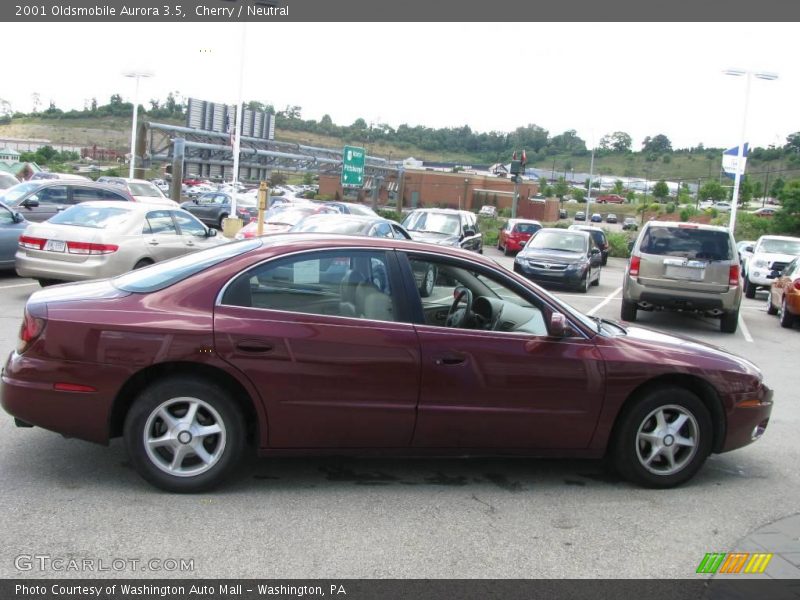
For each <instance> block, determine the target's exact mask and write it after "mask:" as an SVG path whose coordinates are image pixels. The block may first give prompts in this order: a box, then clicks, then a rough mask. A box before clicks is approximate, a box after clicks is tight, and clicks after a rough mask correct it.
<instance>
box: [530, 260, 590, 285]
mask: <svg viewBox="0 0 800 600" xmlns="http://www.w3.org/2000/svg"><path fill="white" fill-rule="evenodd" d="M514 271H515V272H517V273H519V274H521V275H524V276H525V277H527V278H528V279H531V280H533V281H538V282H542V283H552V284H556V285H568V286H577V285H580V283H581V281H582V280H583V278H584V276H585V275H586V267H582V268H567V269H564V270H555V269H552V268H551V269H543V268H539V267H534V266H531V265H530V263H528V261H527V260H525V259H522V260H521V261H515V262H514Z"/></svg>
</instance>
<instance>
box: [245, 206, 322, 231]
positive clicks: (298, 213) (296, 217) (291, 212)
mask: <svg viewBox="0 0 800 600" xmlns="http://www.w3.org/2000/svg"><path fill="white" fill-rule="evenodd" d="M320 210H324V211H326V212H327V211H328V210H333V209H325V208H323V207H320V206H319V205H317V204H312V203H309V204H302V205H297V204H293V205H289V206H285V207H284V206H280V207H276V208H272V209H270V210H269V211H268V212H267V213H266V214H265V215H264V227H263V231H262V234H261V235H274V234H276V233H286V232H287V231H289V230H290V229H291V228H292V227H294V226H295V225H297V224H298V223H300V221H302V220H303V219H305V218H306V217H308V216H309V215H313V214H316V213H319V212H320ZM257 236H258V223H257V219H254V220H253V221H251V222H250V223H248V224H247V225H245V226H244V227H242V228H241V229H240V230H239V231H238V232H237V233H236V239H237V240H246V239H250V238H254V237H257Z"/></svg>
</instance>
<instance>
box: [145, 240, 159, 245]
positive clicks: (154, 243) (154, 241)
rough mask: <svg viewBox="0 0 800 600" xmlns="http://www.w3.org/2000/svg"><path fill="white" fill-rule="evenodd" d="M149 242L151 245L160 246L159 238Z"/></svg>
mask: <svg viewBox="0 0 800 600" xmlns="http://www.w3.org/2000/svg"><path fill="white" fill-rule="evenodd" d="M147 243H148V244H150V245H151V246H158V240H150V241H149V242H147Z"/></svg>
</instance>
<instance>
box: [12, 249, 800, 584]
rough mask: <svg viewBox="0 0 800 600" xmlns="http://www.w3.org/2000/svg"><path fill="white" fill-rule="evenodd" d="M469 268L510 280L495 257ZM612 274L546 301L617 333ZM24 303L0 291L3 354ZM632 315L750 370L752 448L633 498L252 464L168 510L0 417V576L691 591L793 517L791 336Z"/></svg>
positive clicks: (619, 267)
mask: <svg viewBox="0 0 800 600" xmlns="http://www.w3.org/2000/svg"><path fill="white" fill-rule="evenodd" d="M486 254H487V255H490V256H492V257H495V258H496V259H497V260H498V262H500V263H501V264H503V265H504V266H506V267H509V268H510V267H511V264H512V261H513V258H511V257H503V256H502V255H501V254H500V253H499V252H497V251H496V250H494V249H487V250H486ZM623 270H624V261H622V260H620V259H610V260H609V263H608V266H607V267H605V268H603V271H602V276H601V281H600V285H599V287H593V288H591V291H590V292H589V293H588V294H580V293H577V292H566V291H565V292H561V291H557V292H556V294H557V295H559V296H560V297H562V298H564V299H565V300H566V301H567V302H569V303H570V304H572V305H573V306H575V307H576V308H578V309H580V310H582V311H584V312H587V313H589V314H593V315H596V316H599V317H606V318H612V319H617V318H618V317H619V308H620V302H619V298H620V294H621V282H622V275H623ZM36 289H38V284H36V283H34V282H31V281H30V280H24V279H19V278H17V277H16V276H14V275H13V274H8V273H5V274H2V275H0V315H1V316H0V352H2V353H3V356H5V355H6V354H7V353H8V352H10V351H11V350H12V349H13V347H14V345H15V343H16V338H17V332H18V330H19V325H20V320H21V317H22V311H23V306H24V302H25V300H26V298H27V297H28V295H29V294H30V293H31V292H33V291H35V290H36ZM639 314H640V319H639V322H640V324H642V325H645V326H650V327H654V328H658V329H661V330H664V331H667V332H670V333H675V334H682V335H689V336H692V337H694V338H697V339H699V340H702V341H705V342H708V343H711V344H715V345H718V346H722V347H724V348H725V349H728V350H730V351H733V352H735V353H737V354H741V355H743V356H745V357H747V358H749V359H751V360H752V361H753V362H755V363H756V364H757V365H758V366H759V367H761V369H762V370H763V371H764V374H765V380H766V382H767V383H768V384H769V385H770V386H771V387H772V388H773V389H774V390H775V396H774V400H775V406H774V409H773V413H772V419H771V422H770V426H769V428H768V429H767V433H766V435H765V436H764V438H763V439H762V440H760V441H758V442H757V443H755V444H753V445H751V446H749V447H746V448H744V449H741V450H738V451H734V452H732V453H729V454H724V455H718V456H712V457H711V458H710V459H709V461H708V462H707V463H706V466H705V467H704V468H703V469H702V470H701V472H700V473H699V474H698V475H697V476H696V477H695V478H694V479H693V480H691V481H690V482H689V483H688V484H686V485H684V486H683V487H680V488H677V489H672V490H665V491H657V490H647V489H642V488H638V487H635V486H633V485H631V484H629V483H626V482H622V481H619V480H617V479H615V478H613V477H611V476H609V475H607V474H606V472H605V470H604V469H603V467H602V465H601V464H600V463H599V462H596V461H578V460H531V459H469V460H429V459H415V460H409V459H405V460H395V459H392V460H389V459H337V458H324V459H322V458H320V459H314V458H311V459H309V458H302V459H288V458H287V459H268V460H267V459H255V458H253V459H251V460H249V461H248V462H247V463H246V464H245V465H244V466H242V467H241V468H240V469H239V472H238V474H237V475H236V476H235V477H234V478H233V479H232V480H231V481H230V482H229V483H228V484H227V485H225V486H224V487H223V488H221V489H220V490H218V491H216V492H213V493H209V494H204V495H188V496H178V495H168V494H165V493H162V492H159V491H157V490H156V489H154V488H153V487H151V486H150V485H148V484H147V483H145V482H144V481H143V480H142V479H141V478H140V477H139V476H138V475H137V474H136V473H135V472H134V470H133V469H132V468H131V466H130V464H129V462H128V459H127V457H126V454H125V451H124V448H123V446H122V443H121V442H120V441H119V440H115V441H114V442H113V443H112V445H111V448H110V449H106V448H102V447H98V446H95V445H92V444H89V443H85V442H80V441H74V440H67V439H63V438H62V437H60V436H58V435H57V434H54V433H50V432H47V431H43V430H41V429H18V428H16V427H15V426H14V424H13V421H12V419H11V418H10V417H7V416H6V415H3V418H1V419H0V470H1V471H2V473H3V483H4V485H3V486H2V488H0V502H2V505H3V506H4V507H5V510H4V514H3V522H2V530H3V531H4V534H5V535H4V542H5V543H4V544H3V547H2V550H0V576H2V577H15V576H20V575H23V574H27V575H33V576H36V577H41V576H51V577H55V576H68V577H82V576H107V577H112V576H113V577H119V576H136V577H140V576H141V577H165V576H166V577H173V576H175V577H187V576H196V577H254V578H256V577H257V578H271V577H288V578H329V577H338V578H367V577H377V578H393V577H397V578H406V577H414V578H450V577H454V578H470V577H481V578H573V577H577V578H581V577H590V578H592V577H627V578H634V577H646V578H650V577H652V578H681V577H692V576H694V574H695V569H696V568H697V565H698V563H699V561H700V560H701V559H702V557H703V555H704V554H705V553H706V552H726V551H729V550H732V549H734V548H735V545H736V543H737V541H738V540H740V539H742V538H743V537H744V536H746V535H747V534H748V533H750V532H751V531H753V530H754V529H756V528H758V527H760V526H762V525H764V524H766V523H769V522H771V521H774V520H776V519H778V518H781V517H784V516H787V515H790V514H794V513H795V512H797V510H798V509H797V490H798V489H800V474H798V470H797V464H798V462H799V461H800V451H798V444H797V443H796V439H797V435H796V432H797V429H798V427H799V426H800V409H799V408H798V396H797V389H798V388H800V373H799V372H798V370H796V369H793V368H791V367H792V365H793V364H794V363H795V362H796V358H795V357H794V351H795V349H797V348H800V331H798V330H797V328H796V329H795V330H793V331H790V330H785V329H782V328H781V327H779V325H778V322H777V318H776V317H771V316H768V315H767V314H766V311H765V302H764V295H763V292H761V293H759V294H758V296H757V299H756V300H747V299H745V300H744V301H743V305H742V310H741V313H740V314H741V321H740V324H739V329H738V331H737V332H736V334H733V335H731V334H724V333H720V332H719V322H718V321H717V320H712V319H705V318H700V317H694V316H688V315H678V314H670V313H644V312H640V313H639ZM768 550H769V549H768ZM20 554H47V555H50V556H53V557H62V558H71V557H79V558H85V557H93V558H96V559H101V560H104V561H109V562H110V561H111V560H113V559H115V558H122V559H126V560H128V559H137V560H141V561H147V560H149V559H165V558H175V559H191V560H193V567H194V570H193V572H192V573H181V572H175V571H171V572H163V571H152V570H144V571H143V570H141V567H139V568H138V569H137V570H136V571H130V570H128V571H124V570H123V571H113V570H112V571H107V572H98V573H89V574H88V575H87V574H86V573H81V572H56V571H52V570H45V571H39V570H37V569H34V570H33V571H31V572H26V573H23V572H21V571H20V570H18V569H17V568H16V566H15V557H17V556H18V555H20Z"/></svg>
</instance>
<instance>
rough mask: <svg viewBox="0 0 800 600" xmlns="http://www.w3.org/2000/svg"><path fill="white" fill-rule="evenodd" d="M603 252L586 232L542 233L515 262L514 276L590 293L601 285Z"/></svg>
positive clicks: (528, 244) (555, 231)
mask: <svg viewBox="0 0 800 600" xmlns="http://www.w3.org/2000/svg"><path fill="white" fill-rule="evenodd" d="M602 264H603V263H602V257H601V256H600V249H599V248H597V246H595V244H594V240H592V236H591V235H589V233H588V232H586V231H569V230H566V229H556V228H545V229H540V230H539V231H537V232H536V234H535V235H534V236H533V237H532V238H531V239H530V240H529V241H528V243H527V244H526V245H525V247H524V248H523V249H522V251H521V252H520V253H519V254H517V257H516V259H514V272H516V273H519V274H521V275H524V276H525V277H527V278H528V279H532V280H533V281H536V282H539V283H552V284H556V285H564V286H569V287H572V288H576V289H577V290H578V291H580V292H584V293H585V292H588V291H589V286H590V285H600V272H601V270H602Z"/></svg>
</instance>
